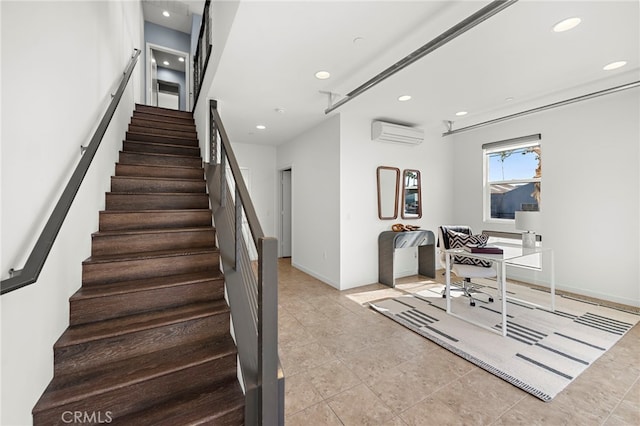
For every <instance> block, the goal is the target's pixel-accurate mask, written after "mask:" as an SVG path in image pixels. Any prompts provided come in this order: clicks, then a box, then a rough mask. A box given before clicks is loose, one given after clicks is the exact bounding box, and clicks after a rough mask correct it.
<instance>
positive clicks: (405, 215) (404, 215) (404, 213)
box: [402, 169, 422, 219]
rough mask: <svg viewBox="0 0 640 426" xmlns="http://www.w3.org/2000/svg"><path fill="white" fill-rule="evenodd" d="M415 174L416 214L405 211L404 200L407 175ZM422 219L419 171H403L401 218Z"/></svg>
mask: <svg viewBox="0 0 640 426" xmlns="http://www.w3.org/2000/svg"><path fill="white" fill-rule="evenodd" d="M408 173H415V174H416V179H417V181H418V182H417V183H418V184H417V190H418V192H417V194H418V206H417V207H418V211H417V213H407V211H406V208H405V207H406V198H407V190H408V188H407V174H408ZM421 217H422V182H421V178H420V170H417V169H405V170H403V171H402V218H403V219H420V218H421Z"/></svg>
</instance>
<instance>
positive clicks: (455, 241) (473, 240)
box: [447, 230, 491, 268]
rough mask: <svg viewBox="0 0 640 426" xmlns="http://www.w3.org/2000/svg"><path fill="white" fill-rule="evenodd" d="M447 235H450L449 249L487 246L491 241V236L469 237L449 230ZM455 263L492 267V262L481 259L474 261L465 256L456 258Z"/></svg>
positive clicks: (454, 258)
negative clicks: (477, 245)
mask: <svg viewBox="0 0 640 426" xmlns="http://www.w3.org/2000/svg"><path fill="white" fill-rule="evenodd" d="M447 234H448V235H449V248H452V249H453V248H464V246H465V245H467V244H486V243H487V241H488V240H489V236H488V235H485V234H479V235H469V234H465V233H464V232H455V231H450V230H447ZM453 262H454V263H462V264H464V265H475V266H483V267H485V268H488V267H489V266H491V262H488V261H486V260H480V259H472V258H470V257H465V256H454V257H453Z"/></svg>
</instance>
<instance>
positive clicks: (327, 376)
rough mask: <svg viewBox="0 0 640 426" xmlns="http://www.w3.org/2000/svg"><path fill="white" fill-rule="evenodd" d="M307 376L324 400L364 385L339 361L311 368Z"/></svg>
mask: <svg viewBox="0 0 640 426" xmlns="http://www.w3.org/2000/svg"><path fill="white" fill-rule="evenodd" d="M305 376H306V377H307V378H308V380H309V382H310V383H311V384H312V385H313V387H314V388H315V389H316V390H317V391H318V393H319V394H320V395H321V396H322V397H323V398H324V399H327V398H330V397H332V396H334V395H337V394H339V393H341V392H344V391H346V390H347V389H350V388H352V387H354V386H356V385H359V384H360V383H362V381H361V380H360V379H359V378H358V376H356V375H355V374H354V373H352V372H351V371H350V370H349V369H348V368H347V367H346V366H345V365H344V364H343V363H342V362H340V361H338V360H335V361H329V362H328V363H326V364H322V365H321V366H319V367H314V368H310V369H308V370H307V372H306V373H305Z"/></svg>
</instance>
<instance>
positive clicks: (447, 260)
mask: <svg viewBox="0 0 640 426" xmlns="http://www.w3.org/2000/svg"><path fill="white" fill-rule="evenodd" d="M444 259H445V262H444V268H445V269H444V276H445V283H446V287H445V290H444V294H445V296H446V298H447V313H448V314H450V313H451V270H450V264H451V255H450V254H449V253H445V256H444Z"/></svg>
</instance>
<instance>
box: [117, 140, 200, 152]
mask: <svg viewBox="0 0 640 426" xmlns="http://www.w3.org/2000/svg"><path fill="white" fill-rule="evenodd" d="M154 136H160V135H154ZM161 137H162V138H164V137H165V136H161ZM178 139H181V138H178ZM123 142H127V143H134V144H137V145H149V146H163V147H166V148H180V149H185V150H191V151H194V152H197V155H200V147H199V146H197V145H196V146H189V145H177V144H172V143H166V142H160V141H158V142H147V141H135V140H133V141H132V140H128V139H125V140H124V141H123Z"/></svg>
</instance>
